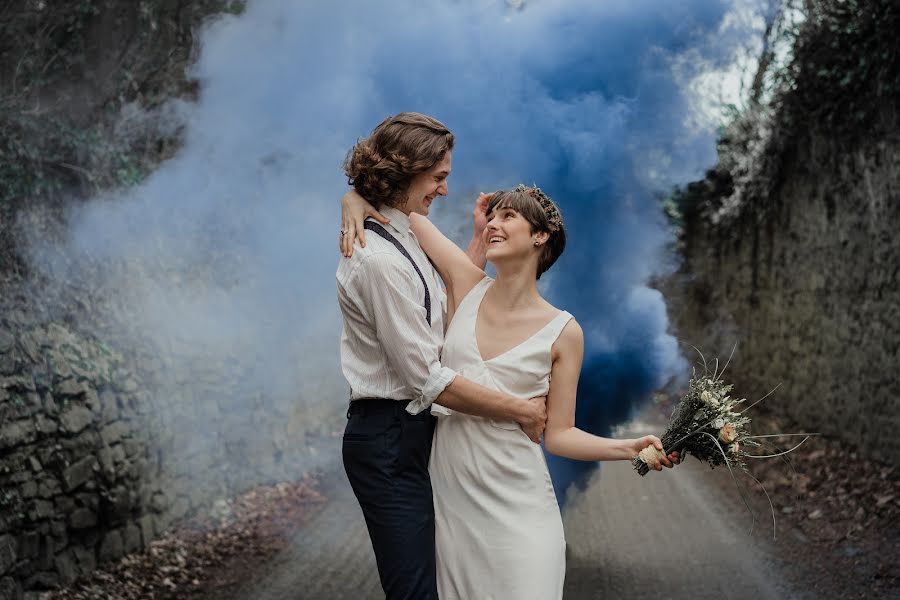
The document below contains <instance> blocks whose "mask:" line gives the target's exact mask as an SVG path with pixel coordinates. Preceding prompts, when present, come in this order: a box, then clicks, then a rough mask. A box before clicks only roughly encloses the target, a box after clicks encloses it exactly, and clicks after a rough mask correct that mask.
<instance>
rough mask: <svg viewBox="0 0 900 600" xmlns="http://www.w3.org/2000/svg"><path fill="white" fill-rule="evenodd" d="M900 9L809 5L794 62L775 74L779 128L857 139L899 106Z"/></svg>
mask: <svg viewBox="0 0 900 600" xmlns="http://www.w3.org/2000/svg"><path fill="white" fill-rule="evenodd" d="M897 31H900V4H898V3H897V2H896V0H819V1H816V2H811V3H809V5H808V10H807V15H806V20H805V22H804V23H803V25H802V27H801V28H800V31H799V32H798V33H797V37H796V40H795V43H794V47H793V59H792V60H791V62H790V63H789V64H788V65H787V66H786V68H785V69H784V70H783V71H782V72H780V73H777V74H776V76H777V77H778V79H779V83H780V89H781V94H780V95H779V97H778V100H777V102H778V106H777V107H778V109H779V110H778V113H779V116H780V119H779V123H778V124H779V126H781V127H786V128H788V130H789V131H797V132H799V131H802V130H804V129H807V128H810V127H815V128H818V129H823V128H824V129H825V130H826V131H830V132H831V133H832V134H833V135H835V136H840V137H842V138H844V139H845V140H847V139H848V138H857V137H860V136H865V135H867V134H868V133H869V132H870V131H871V130H872V128H873V127H877V126H878V124H879V121H878V119H879V116H880V115H881V114H882V113H883V111H884V110H885V108H886V107H896V105H897V101H898V99H900V44H898V43H897Z"/></svg>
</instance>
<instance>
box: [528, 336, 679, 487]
mask: <svg viewBox="0 0 900 600" xmlns="http://www.w3.org/2000/svg"><path fill="white" fill-rule="evenodd" d="M583 356H584V333H583V332H582V330H581V326H579V325H578V323H576V322H575V320H574V319H572V320H571V321H569V322H568V324H566V326H565V328H563V330H562V333H560V335H559V338H557V340H556V342H555V343H554V344H553V352H552V357H553V365H552V367H551V371H550V393H549V395H548V396H547V428H546V429H545V430H544V447H545V448H546V449H547V451H548V452H550V453H551V454H556V455H558V456H564V457H566V458H572V459H575V460H590V461H594V460H631V459H632V458H633V457H635V456H636V455H637V453H638V452H640V451H641V450H643V449H644V448H646V447H647V446H649V445H650V444H653V445H655V446H656V447H657V448H658V449H659V450H662V449H663V447H662V442H660V440H659V438H657V437H656V436H653V435H645V436H643V437H640V438H633V439H621V440H618V439H612V438H604V437H599V436H596V435H592V434H590V433H587V432H586V431H582V430H581V429H578V428H577V427H575V396H576V390H577V389H578V375H579V373H580V372H581V361H582V358H583ZM678 462H679V459H678V453H677V452H673V453H672V454H669V455H668V457H666V458H663V459H661V460H660V463H661V464H662V466H666V467H671V466H672V465H673V464H677V463H678ZM661 468H662V467H661V466H657V470H660V469H661Z"/></svg>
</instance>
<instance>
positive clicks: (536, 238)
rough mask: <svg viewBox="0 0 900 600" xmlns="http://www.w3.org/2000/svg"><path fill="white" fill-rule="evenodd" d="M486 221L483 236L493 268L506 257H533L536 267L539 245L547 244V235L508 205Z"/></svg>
mask: <svg viewBox="0 0 900 600" xmlns="http://www.w3.org/2000/svg"><path fill="white" fill-rule="evenodd" d="M487 219H488V224H487V227H485V229H484V234H483V235H484V243H485V246H486V247H487V253H486V257H487V259H488V260H489V261H491V262H492V263H494V264H495V265H496V264H497V262H498V261H503V260H506V259H509V258H514V259H528V258H534V260H535V264H537V258H538V256H539V255H540V253H541V245H542V244H543V243H544V242H546V241H547V237H548V234H547V232H545V231H534V228H533V227H532V225H531V223H529V222H528V221H527V220H526V219H525V217H523V216H522V214H521V213H519V211H517V210H516V209H514V208H512V207H511V206H501V207H499V208H495V209H494V210H493V211H491V212H490V213H489V214H488V215H487Z"/></svg>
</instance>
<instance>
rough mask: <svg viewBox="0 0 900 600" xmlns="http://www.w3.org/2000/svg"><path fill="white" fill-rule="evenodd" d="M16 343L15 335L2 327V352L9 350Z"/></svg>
mask: <svg viewBox="0 0 900 600" xmlns="http://www.w3.org/2000/svg"><path fill="white" fill-rule="evenodd" d="M15 345H16V338H15V336H14V335H13V334H11V333H10V332H9V331H7V330H6V329H0V353H4V352H9V351H10V350H12V349H13V348H14V347H15Z"/></svg>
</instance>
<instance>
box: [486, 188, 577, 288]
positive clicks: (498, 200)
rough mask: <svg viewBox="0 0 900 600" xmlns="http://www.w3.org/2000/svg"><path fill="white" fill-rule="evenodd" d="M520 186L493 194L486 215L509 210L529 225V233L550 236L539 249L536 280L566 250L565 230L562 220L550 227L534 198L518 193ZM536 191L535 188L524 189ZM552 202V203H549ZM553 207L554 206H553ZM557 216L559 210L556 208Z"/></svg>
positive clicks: (541, 207)
mask: <svg viewBox="0 0 900 600" xmlns="http://www.w3.org/2000/svg"><path fill="white" fill-rule="evenodd" d="M521 189H522V186H520V187H519V188H517V189H515V190H500V191H497V192H494V196H493V197H492V198H491V201H490V202H488V207H487V214H491V213H492V212H494V211H495V210H497V209H499V208H511V209H513V210H514V211H516V212H517V213H519V214H520V215H522V217H523V218H524V219H525V220H526V221H528V222H529V223H530V224H531V232H532V233H534V232H535V231H544V232H547V233H549V234H550V237H549V238H547V241H546V242H545V243H544V245H543V247H542V248H541V255H540V257H539V258H538V264H537V276H536V278H537V279H540V278H541V275H542V274H543V273H544V271H546V270H547V269H549V268H550V267H552V266H553V263H555V262H556V259H558V258H559V257H560V256H561V255H562V253H563V250H565V249H566V228H565V225H563V223H562V219H557V220H558V224H556V225H552V224H551V223H550V218H549V217H548V215H547V212H546V211H545V210H544V207H543V206H541V203H540V202H539V201H538V200H537V198H535V197H534V196H532V195H530V194H529V193H528V191H520V190H521ZM527 189H536V188H526V190H527ZM551 202H552V201H551ZM554 207H555V205H554ZM556 210H557V214H558V213H559V208H558V207H556Z"/></svg>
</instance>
